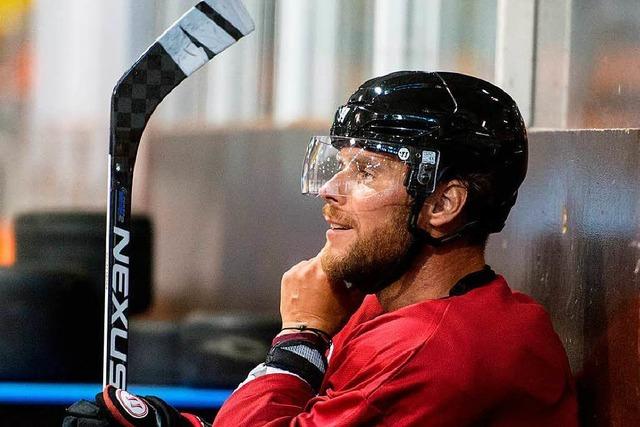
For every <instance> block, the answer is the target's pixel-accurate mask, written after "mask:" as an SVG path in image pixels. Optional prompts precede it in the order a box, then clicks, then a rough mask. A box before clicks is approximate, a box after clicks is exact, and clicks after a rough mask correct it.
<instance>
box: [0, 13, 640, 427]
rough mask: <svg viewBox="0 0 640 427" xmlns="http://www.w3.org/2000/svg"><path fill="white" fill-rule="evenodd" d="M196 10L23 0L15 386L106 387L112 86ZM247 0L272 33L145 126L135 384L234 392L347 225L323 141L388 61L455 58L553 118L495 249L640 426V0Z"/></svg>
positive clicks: (14, 64) (6, 31)
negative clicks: (316, 162)
mask: <svg viewBox="0 0 640 427" xmlns="http://www.w3.org/2000/svg"><path fill="white" fill-rule="evenodd" d="M194 3H195V0H94V1H92V2H90V4H89V2H86V1H83V0H0V76H1V78H0V265H2V266H3V267H4V268H3V269H2V271H0V326H1V327H2V328H3V329H5V332H3V333H1V334H0V381H2V380H4V381H7V382H9V381H56V382H69V381H74V382H79V381H80V382H89V383H91V382H96V383H97V382H99V381H100V367H99V365H100V357H101V355H100V353H101V332H102V330H101V310H102V309H101V304H102V302H101V298H102V295H101V293H102V286H103V283H102V277H103V271H104V270H103V269H104V261H103V256H104V211H105V208H106V197H107V194H106V188H107V152H108V133H109V132H108V129H109V106H110V96H111V90H112V88H113V86H114V85H115V83H116V81H117V80H118V78H119V77H120V76H121V75H122V74H123V73H124V72H125V71H126V70H127V69H128V68H129V67H130V65H131V64H132V63H133V61H134V60H135V59H136V58H137V57H138V56H139V55H140V54H141V53H142V52H143V51H144V49H145V48H146V47H147V46H149V45H150V44H151V43H152V42H153V41H154V40H155V38H156V37H157V36H158V35H159V34H160V33H161V32H162V31H163V30H164V29H165V28H166V27H167V26H168V25H170V24H171V23H172V22H173V21H175V20H176V19H177V18H178V17H179V16H181V15H182V13H184V12H185V11H186V10H187V9H188V8H189V7H191V6H193V4H194ZM244 3H245V5H246V6H247V8H248V9H249V11H250V13H251V14H252V16H253V17H254V21H255V22H256V31H255V32H254V33H253V34H251V35H250V36H248V37H246V38H245V39H243V40H241V41H240V42H239V43H238V45H237V46H235V47H233V48H232V49H229V50H228V51H225V52H223V53H222V54H220V56H219V57H216V58H215V59H214V60H213V61H212V62H211V63H210V64H208V65H207V66H205V67H204V68H203V69H201V70H199V71H198V72H197V73H196V74H194V75H193V76H192V77H190V78H189V79H188V80H186V81H185V82H184V83H183V84H182V85H181V86H180V87H178V88H177V89H176V90H175V91H174V92H173V93H172V94H171V95H170V96H168V97H167V99H165V101H164V102H163V103H162V104H161V106H160V107H159V108H158V111H157V112H156V113H155V114H154V115H153V118H152V119H151V123H150V125H149V127H148V128H147V131H146V133H145V136H144V137H143V141H142V144H141V150H140V152H139V155H138V162H137V165H136V173H135V180H134V201H133V211H134V214H136V215H137V217H136V218H137V219H136V221H135V225H134V227H135V228H134V230H135V231H134V233H135V235H136V236H137V237H134V244H135V245H136V246H135V247H134V248H132V250H133V251H134V252H135V254H136V255H135V256H134V255H132V257H133V258H132V259H134V260H137V261H134V262H137V265H136V267H135V269H136V270H135V283H136V285H134V290H133V291H132V293H133V297H132V298H133V299H134V301H133V302H132V304H133V306H132V307H131V314H132V317H133V321H132V326H131V328H132V332H131V343H130V345H131V353H132V354H131V360H130V366H131V372H132V375H133V378H132V381H134V382H140V383H148V384H149V383H150V384H165V385H188V386H194V387H223V388H233V387H234V386H235V384H237V382H238V381H239V380H238V379H239V378H242V377H243V376H244V375H245V374H246V369H247V366H251V365H252V364H254V362H255V361H256V360H257V361H260V360H261V359H262V358H263V357H264V350H265V349H266V347H267V346H268V343H269V341H270V338H271V336H270V335H271V334H272V331H273V330H277V327H278V325H277V322H278V318H277V314H278V304H279V283H280V277H281V274H282V272H284V271H285V270H286V269H288V268H289V267H290V266H291V265H293V264H295V263H297V262H298V261H299V260H300V259H302V258H307V257H310V256H313V255H315V253H317V251H318V250H319V249H320V248H321V246H322V244H323V241H324V229H325V225H324V222H323V220H322V218H321V216H320V206H321V204H320V203H319V202H318V201H314V200H308V199H305V198H303V197H302V196H300V195H299V171H300V166H301V161H302V156H303V154H304V150H305V148H306V142H307V140H308V138H309V137H310V136H311V135H312V134H322V133H327V132H328V128H329V126H330V123H331V121H332V118H333V113H334V111H335V109H336V108H337V106H338V105H340V104H341V103H343V102H344V100H345V99H346V98H347V97H348V96H349V94H350V93H351V92H353V91H354V89H355V88H356V87H357V86H358V85H359V84H360V83H361V82H363V81H364V80H366V79H368V78H371V77H374V76H377V75H381V74H384V73H387V72H391V71H395V70H400V69H420V70H450V71H457V72H463V73H468V74H473V75H476V76H478V77H481V78H484V79H486V80H489V81H492V82H494V83H495V84H497V85H499V86H501V87H502V88H504V89H505V90H506V91H507V92H509V93H510V94H511V95H512V96H513V97H514V98H515V99H516V101H517V102H518V104H519V106H520V109H521V111H522V113H523V115H524V117H525V119H526V121H527V124H528V125H529V126H530V127H531V128H532V129H533V130H532V132H531V151H532V155H531V162H530V171H531V172H530V175H529V177H528V178H527V181H525V186H524V188H523V190H522V192H521V193H522V194H521V196H520V200H521V201H520V202H519V204H518V205H516V208H515V209H514V212H513V214H512V217H511V219H510V222H509V223H508V226H507V228H506V229H505V231H504V232H503V233H502V234H500V235H497V236H494V237H493V238H492V239H491V241H490V245H489V249H488V258H489V260H490V263H491V264H492V265H493V266H494V268H495V269H496V270H498V271H502V272H504V273H505V276H506V277H507V279H508V280H509V281H510V283H511V284H512V286H513V287H514V288H516V289H520V290H524V291H526V292H528V293H530V294H533V295H534V296H536V298H538V299H539V300H540V301H542V302H543V303H544V304H545V306H546V307H547V309H548V310H549V311H550V314H551V316H552V318H553V320H554V323H555V325H556V329H557V330H558V332H559V334H560V335H561V338H562V339H563V342H564V343H565V346H566V347H567V350H568V353H569V358H570V361H571V364H572V368H573V370H574V372H575V373H576V375H578V377H579V378H581V379H580V387H581V393H582V396H583V398H582V400H583V401H584V402H587V403H585V405H584V406H583V407H584V408H588V409H585V410H584V411H583V422H584V424H585V425H634V423H635V421H638V422H640V408H639V407H638V404H637V402H638V401H640V357H639V356H638V351H639V350H638V349H639V348H640V347H639V345H638V342H639V341H638V334H639V328H638V326H639V325H638V324H639V322H640V320H639V318H640V316H639V314H640V313H639V311H638V296H639V295H640V293H639V288H640V284H639V278H638V276H639V271H640V252H639V251H640V243H639V242H640V227H639V226H638V224H639V218H640V194H639V191H638V187H640V185H638V178H639V176H638V170H640V145H639V144H640V142H639V141H640V135H639V134H638V131H637V130H634V129H633V128H638V127H640V115H639V113H640V7H638V6H639V5H638V1H637V0H446V1H445V0H348V1H347V0H244ZM617 128H621V129H623V130H615V129H617ZM576 129H584V130H581V131H578V130H576ZM612 254H614V255H615V256H614V255H612ZM132 274H134V273H132ZM62 289H66V290H65V291H64V292H62V291H61V290H62ZM65 292H66V293H65ZM136 292H137V295H136ZM18 302H19V303H18ZM247 313H251V314H250V315H248V314H247ZM38 316H39V317H38ZM34 319H35V320H34ZM52 319H54V320H52ZM9 325H13V326H12V327H7V326H9ZM70 325H74V326H75V327H76V328H77V329H76V330H75V331H74V332H71V330H72V329H73V328H72V327H71V326H70ZM256 331H258V332H256ZM78 335H83V336H90V337H91V339H89V340H88V342H91V344H90V345H89V347H90V349H89V350H87V348H84V349H83V351H85V352H88V353H85V354H78V350H75V347H74V343H75V342H76V341H77V339H74V338H75V337H77V336H78ZM25 337H28V338H25ZM45 337H50V338H51V337H56V339H54V338H51V339H45ZM58 337H59V338H60V339H57V338H58ZM63 338H64V339H63ZM180 349H188V350H189V351H183V352H181V350H180ZM186 353H189V354H186ZM74 354H75V356H73V355H74ZM25 355H30V356H29V357H26V356H25ZM18 356H20V357H18ZM72 356H73V357H72ZM176 360H178V362H176ZM168 367H170V368H168ZM136 376H137V377H136ZM134 391H135V390H134ZM0 415H1V414H0ZM628 422H630V423H631V424H626V423H628ZM0 424H1V422H0Z"/></svg>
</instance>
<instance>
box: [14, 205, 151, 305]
mask: <svg viewBox="0 0 640 427" xmlns="http://www.w3.org/2000/svg"><path fill="white" fill-rule="evenodd" d="M105 230H106V214H105V213H104V212H31V213H23V214H21V215H19V216H17V217H16V219H15V235H16V264H18V265H20V264H25V265H40V266H43V267H46V268H50V269H64V270H67V271H77V272H79V273H85V274H87V275H88V276H89V277H90V278H91V281H92V283H93V286H92V289H93V291H94V293H95V294H96V296H98V297H99V298H100V300H102V299H103V298H104V296H103V294H104V277H105V267H104V264H105V252H104V251H105V234H106V231H105ZM152 233H153V229H152V225H151V221H150V219H149V218H148V217H146V216H139V215H134V216H133V217H132V220H131V243H130V246H129V255H130V259H131V263H132V264H131V270H130V274H131V283H135V287H133V288H132V291H131V298H130V300H129V314H136V313H141V312H143V311H144V310H146V309H147V308H148V307H149V305H150V304H151V300H152V271H153V266H152V244H153V240H152V237H153V234H152Z"/></svg>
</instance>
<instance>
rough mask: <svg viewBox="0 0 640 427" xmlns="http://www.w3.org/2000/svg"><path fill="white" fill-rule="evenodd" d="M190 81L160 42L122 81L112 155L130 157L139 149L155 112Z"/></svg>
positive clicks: (114, 106)
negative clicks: (184, 83)
mask: <svg viewBox="0 0 640 427" xmlns="http://www.w3.org/2000/svg"><path fill="white" fill-rule="evenodd" d="M185 78H186V76H185V74H184V73H183V72H182V70H181V69H180V68H179V67H178V65H176V63H175V62H174V61H173V59H171V56H169V54H168V53H167V52H166V51H165V50H164V48H163V47H162V46H161V45H160V44H159V43H154V44H153V45H152V46H151V47H150V48H149V50H148V51H147V53H146V54H144V55H143V56H142V57H141V58H140V60H139V61H138V62H136V64H135V65H134V66H133V67H132V68H131V69H130V70H129V72H128V73H127V74H126V75H125V76H124V77H123V78H122V79H121V80H120V81H119V82H118V84H117V86H116V89H115V91H114V94H113V98H112V106H111V107H112V126H113V127H114V131H115V132H114V141H113V143H114V145H115V146H114V147H112V149H113V152H112V154H114V155H116V156H121V155H122V156H126V155H127V154H128V152H129V150H130V149H135V148H137V147H129V145H130V144H134V145H135V146H137V144H138V142H140V137H141V136H142V132H143V131H144V128H145V126H146V125H147V121H148V120H149V117H151V113H153V111H154V110H155V109H156V107H157V106H158V104H160V102H161V101H162V100H163V99H164V97H165V96H167V94H168V93H169V92H171V91H172V90H173V89H174V88H175V87H176V86H178V85H179V84H180V82H182V80H184V79H185Z"/></svg>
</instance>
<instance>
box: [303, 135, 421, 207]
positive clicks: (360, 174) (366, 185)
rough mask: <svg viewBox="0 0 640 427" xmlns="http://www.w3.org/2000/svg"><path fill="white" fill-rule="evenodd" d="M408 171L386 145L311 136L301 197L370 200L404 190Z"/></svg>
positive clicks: (358, 140) (391, 148)
mask: <svg viewBox="0 0 640 427" xmlns="http://www.w3.org/2000/svg"><path fill="white" fill-rule="evenodd" d="M407 169H408V168H407V165H406V163H405V162H403V161H401V160H400V159H399V158H398V154H397V148H394V147H393V146H390V145H388V144H386V143H383V142H377V141H371V140H367V139H361V138H348V137H339V136H314V137H312V138H311V140H310V141H309V146H308V147H307V154H306V155H305V158H304V164H303V167H302V181H301V185H302V194H308V195H312V196H343V197H349V196H351V197H359V198H369V197H375V196H382V195H385V194H390V193H393V192H396V191H398V190H403V191H404V181H405V175H406V173H407Z"/></svg>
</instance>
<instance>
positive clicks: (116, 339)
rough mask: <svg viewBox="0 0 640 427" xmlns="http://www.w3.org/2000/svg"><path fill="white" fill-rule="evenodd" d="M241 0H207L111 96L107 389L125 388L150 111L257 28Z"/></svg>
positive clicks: (163, 37)
mask: <svg viewBox="0 0 640 427" xmlns="http://www.w3.org/2000/svg"><path fill="white" fill-rule="evenodd" d="M253 29H254V25H253V21H252V20H251V17H250V16H249V14H248V13H247V11H246V9H245V8H244V6H243V5H242V3H241V2H240V0H205V1H201V2H200V3H198V4H197V5H196V6H195V7H194V8H192V9H191V10H189V11H188V12H187V13H185V14H184V15H183V16H182V17H181V18H180V19H179V20H178V21H176V23H175V24H173V25H172V26H171V27H170V28H169V29H168V30H167V31H165V32H164V33H163V34H162V35H161V36H160V38H158V40H157V41H156V42H155V43H154V44H153V45H151V47H149V49H148V50H147V51H146V52H145V53H144V54H142V56H141V57H140V58H139V59H138V61H136V63H135V64H134V65H133V66H132V67H131V69H129V71H127V73H125V74H124V75H123V76H122V78H121V79H120V81H118V83H117V84H116V87H115V88H114V92H113V96H112V98H111V130H110V131H111V134H110V146H109V190H108V191H109V193H108V199H107V205H108V206H107V230H106V233H107V238H106V265H105V270H106V274H105V276H106V277H105V311H104V316H105V320H104V365H103V386H106V385H108V384H111V385H114V386H116V387H118V388H121V389H126V387H127V362H128V343H129V321H128V306H129V297H130V293H132V292H135V283H133V282H132V281H131V276H130V269H129V268H130V265H131V259H130V253H129V247H130V240H131V193H132V187H133V185H132V184H133V171H134V166H135V161H136V154H137V150H138V145H139V143H140V139H141V137H142V133H143V131H144V128H145V127H146V125H147V123H148V121H149V118H150V117H151V114H152V113H153V111H154V110H155V109H156V107H157V106H158V105H159V104H160V102H161V101H162V100H163V99H164V97H165V96H167V95H168V94H169V92H171V91H172V90H173V89H174V88H175V87H177V86H178V85H179V84H180V83H181V82H182V81H183V80H184V79H185V78H187V77H188V76H190V75H191V74H192V73H193V72H195V71H196V70H197V69H198V68H200V67H201V66H202V65H204V64H205V63H206V62H208V61H209V60H210V59H211V58H213V57H214V56H215V55H216V54H218V53H220V52H221V51H223V50H224V49H226V48H227V47H229V46H231V45H232V44H233V43H235V42H236V41H238V40H239V39H240V38H241V37H243V36H245V35H247V34H248V33H250V32H251V31H253Z"/></svg>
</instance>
